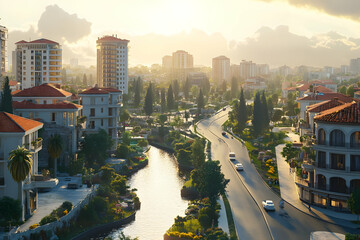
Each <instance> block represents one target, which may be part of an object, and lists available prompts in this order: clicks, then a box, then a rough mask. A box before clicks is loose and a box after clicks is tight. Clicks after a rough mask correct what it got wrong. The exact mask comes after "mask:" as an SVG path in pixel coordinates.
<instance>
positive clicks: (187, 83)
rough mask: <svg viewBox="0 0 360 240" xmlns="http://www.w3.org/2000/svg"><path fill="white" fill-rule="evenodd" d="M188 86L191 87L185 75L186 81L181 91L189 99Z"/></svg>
mask: <svg viewBox="0 0 360 240" xmlns="http://www.w3.org/2000/svg"><path fill="white" fill-rule="evenodd" d="M190 88H191V83H190V80H189V78H188V77H187V78H186V81H185V83H184V85H183V92H184V96H185V99H189V92H190Z"/></svg>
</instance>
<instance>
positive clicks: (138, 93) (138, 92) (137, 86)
mask: <svg viewBox="0 0 360 240" xmlns="http://www.w3.org/2000/svg"><path fill="white" fill-rule="evenodd" d="M134 85H135V86H134V92H135V95H134V105H135V107H138V106H139V104H140V100H141V90H140V78H138V79H137V80H135V81H134Z"/></svg>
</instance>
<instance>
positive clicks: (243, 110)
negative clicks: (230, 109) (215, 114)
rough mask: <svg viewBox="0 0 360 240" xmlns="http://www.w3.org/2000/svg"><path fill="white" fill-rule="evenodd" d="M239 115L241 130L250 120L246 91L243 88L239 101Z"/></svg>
mask: <svg viewBox="0 0 360 240" xmlns="http://www.w3.org/2000/svg"><path fill="white" fill-rule="evenodd" d="M237 112H238V114H237V115H238V116H237V121H238V129H239V131H243V130H244V129H245V127H246V122H247V120H248V116H247V112H246V101H245V96H244V91H243V89H242V88H241V92H240V102H239V106H238V111H237Z"/></svg>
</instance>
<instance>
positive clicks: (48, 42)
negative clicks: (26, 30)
mask: <svg viewBox="0 0 360 240" xmlns="http://www.w3.org/2000/svg"><path fill="white" fill-rule="evenodd" d="M22 43H43V44H59V43H58V42H54V41H51V40H49V39H45V38H40V39H37V40H34V41H30V42H27V41H24V40H21V41H19V42H17V43H15V44H22Z"/></svg>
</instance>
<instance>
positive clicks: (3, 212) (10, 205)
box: [0, 197, 22, 223]
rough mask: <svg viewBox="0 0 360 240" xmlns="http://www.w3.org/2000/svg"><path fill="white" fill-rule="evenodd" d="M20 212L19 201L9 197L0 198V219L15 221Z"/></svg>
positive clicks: (6, 221) (18, 217)
mask: <svg viewBox="0 0 360 240" xmlns="http://www.w3.org/2000/svg"><path fill="white" fill-rule="evenodd" d="M21 213H22V208H21V203H20V201H19V200H15V199H13V198H10V197H2V198H0V221H1V222H5V223H8V222H17V221H18V220H19V219H20V217H21Z"/></svg>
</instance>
